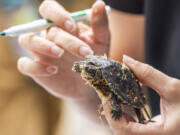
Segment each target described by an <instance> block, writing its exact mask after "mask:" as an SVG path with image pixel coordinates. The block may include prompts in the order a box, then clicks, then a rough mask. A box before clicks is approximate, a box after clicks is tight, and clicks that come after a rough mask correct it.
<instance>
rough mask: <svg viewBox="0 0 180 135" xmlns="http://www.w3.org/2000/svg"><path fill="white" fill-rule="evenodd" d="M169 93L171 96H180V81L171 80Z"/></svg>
mask: <svg viewBox="0 0 180 135" xmlns="http://www.w3.org/2000/svg"><path fill="white" fill-rule="evenodd" d="M168 86H169V88H168V89H169V92H170V93H171V94H175V95H176V94H178V95H179V94H180V93H179V91H178V88H179V87H180V80H178V79H175V78H171V79H170V81H169V85H168Z"/></svg>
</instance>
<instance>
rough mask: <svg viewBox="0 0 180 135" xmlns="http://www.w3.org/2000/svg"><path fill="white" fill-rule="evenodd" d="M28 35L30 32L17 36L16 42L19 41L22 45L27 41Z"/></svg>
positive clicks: (29, 35)
mask: <svg viewBox="0 0 180 135" xmlns="http://www.w3.org/2000/svg"><path fill="white" fill-rule="evenodd" d="M30 37H32V34H23V35H21V36H20V37H19V38H18V42H19V43H20V45H22V46H24V45H26V44H27V43H29V39H30Z"/></svg>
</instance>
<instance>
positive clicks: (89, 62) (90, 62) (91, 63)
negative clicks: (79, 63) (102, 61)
mask: <svg viewBox="0 0 180 135" xmlns="http://www.w3.org/2000/svg"><path fill="white" fill-rule="evenodd" d="M88 64H89V65H93V66H96V65H95V63H93V62H92V61H88Z"/></svg>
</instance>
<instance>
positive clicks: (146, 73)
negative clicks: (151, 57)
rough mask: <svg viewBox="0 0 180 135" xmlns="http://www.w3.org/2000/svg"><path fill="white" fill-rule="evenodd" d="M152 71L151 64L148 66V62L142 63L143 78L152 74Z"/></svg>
mask: <svg viewBox="0 0 180 135" xmlns="http://www.w3.org/2000/svg"><path fill="white" fill-rule="evenodd" d="M153 72H154V69H153V67H152V66H149V65H148V64H144V69H143V72H142V76H143V78H149V77H150V76H152V74H153Z"/></svg>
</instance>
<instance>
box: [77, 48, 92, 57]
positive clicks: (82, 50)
mask: <svg viewBox="0 0 180 135" xmlns="http://www.w3.org/2000/svg"><path fill="white" fill-rule="evenodd" d="M79 52H80V54H81V55H82V56H83V57H85V56H87V55H93V54H94V52H93V51H92V50H91V49H90V48H88V47H85V46H81V47H80V50H79Z"/></svg>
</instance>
